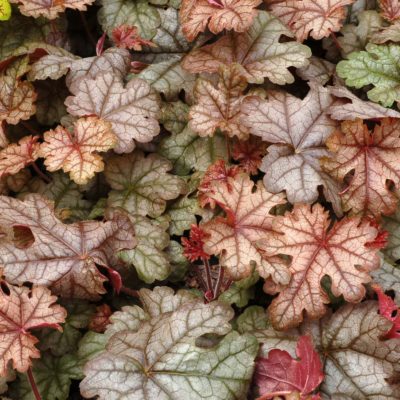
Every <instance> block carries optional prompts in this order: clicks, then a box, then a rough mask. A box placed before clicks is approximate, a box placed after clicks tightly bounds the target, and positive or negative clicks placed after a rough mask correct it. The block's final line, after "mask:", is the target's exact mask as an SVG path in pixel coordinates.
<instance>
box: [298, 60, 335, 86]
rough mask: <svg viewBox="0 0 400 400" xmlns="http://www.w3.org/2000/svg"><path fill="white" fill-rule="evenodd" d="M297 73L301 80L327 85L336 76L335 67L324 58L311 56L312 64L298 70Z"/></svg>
mask: <svg viewBox="0 0 400 400" xmlns="http://www.w3.org/2000/svg"><path fill="white" fill-rule="evenodd" d="M296 73H297V75H298V76H300V78H301V79H304V80H306V81H315V82H318V83H319V84H321V85H325V83H327V82H328V81H329V80H330V79H331V77H332V76H333V75H334V73H335V65H334V64H332V63H331V62H329V61H327V60H325V59H323V58H318V57H315V56H311V58H310V63H309V64H308V65H306V66H304V67H301V68H298V69H297V71H296Z"/></svg>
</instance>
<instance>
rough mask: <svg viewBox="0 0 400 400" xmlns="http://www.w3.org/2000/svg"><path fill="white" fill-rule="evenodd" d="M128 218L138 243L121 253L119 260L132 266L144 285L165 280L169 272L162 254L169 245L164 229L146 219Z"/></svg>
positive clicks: (164, 256) (139, 217) (166, 260)
mask: <svg viewBox="0 0 400 400" xmlns="http://www.w3.org/2000/svg"><path fill="white" fill-rule="evenodd" d="M130 218H131V221H132V223H133V225H134V226H135V236H136V238H137V241H138V243H137V245H136V247H135V248H134V249H132V250H125V251H122V252H121V253H120V257H121V259H122V260H123V261H125V262H126V263H129V264H132V265H133V266H134V267H135V268H136V271H137V273H138V275H139V278H140V279H141V280H143V281H144V282H146V283H153V282H154V281H155V280H159V281H162V280H164V279H166V278H167V277H168V275H169V274H170V272H171V266H170V263H169V259H168V256H167V254H166V253H165V252H164V250H165V248H166V247H167V246H168V245H169V235H168V233H166V232H165V228H163V227H162V226H160V225H158V224H157V223H156V222H153V221H152V220H150V219H148V218H146V217H141V216H139V215H135V216H131V217H130Z"/></svg>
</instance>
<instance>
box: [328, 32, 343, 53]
mask: <svg viewBox="0 0 400 400" xmlns="http://www.w3.org/2000/svg"><path fill="white" fill-rule="evenodd" d="M331 38H332V40H333V43H335V46H336V47H337V49H338V50H339V51H340V50H342V46H341V45H340V43H339V40H337V37H336V35H335V33H334V32H331Z"/></svg>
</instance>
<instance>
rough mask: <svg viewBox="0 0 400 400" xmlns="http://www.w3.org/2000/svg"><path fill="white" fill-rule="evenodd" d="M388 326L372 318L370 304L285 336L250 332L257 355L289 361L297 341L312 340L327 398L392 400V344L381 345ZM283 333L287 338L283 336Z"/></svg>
mask: <svg viewBox="0 0 400 400" xmlns="http://www.w3.org/2000/svg"><path fill="white" fill-rule="evenodd" d="M390 325H391V323H390V322H389V321H386V320H385V319H384V318H383V317H382V316H380V315H378V306H377V303H376V302H374V301H368V302H364V303H361V304H357V305H352V304H347V305H345V306H343V307H341V308H340V309H339V310H338V311H337V312H335V313H334V314H333V315H332V316H326V317H325V318H324V319H323V320H322V321H315V322H312V321H310V322H308V323H305V324H303V325H302V326H301V327H300V328H299V329H298V330H291V331H289V332H287V333H285V334H282V333H281V332H276V331H274V330H273V329H264V330H262V329H260V330H257V331H253V333H254V334H255V335H256V337H257V338H258V339H259V341H260V342H261V343H263V345H262V352H263V353H266V352H267V351H269V350H271V349H273V348H279V349H281V350H286V351H288V352H289V353H290V354H291V355H292V356H295V351H294V349H295V346H296V341H297V338H298V336H300V335H304V334H307V335H309V336H312V337H313V340H314V346H315V348H316V349H317V351H318V352H319V353H320V355H321V357H322V359H323V361H324V362H323V367H324V370H323V372H324V374H325V380H324V382H323V383H322V385H321V388H320V391H321V392H322V394H323V395H324V396H325V398H328V399H346V400H347V399H352V400H353V399H354V400H364V399H374V398H376V399H377V398H380V397H381V398H384V399H388V400H396V399H397V398H398V396H399V393H400V386H399V384H398V382H397V381H396V377H397V376H398V373H399V359H400V351H399V347H398V343H399V342H398V340H385V341H384V340H381V337H382V336H383V335H384V334H385V333H386V332H387V330H388V329H390ZM288 333H289V334H288Z"/></svg>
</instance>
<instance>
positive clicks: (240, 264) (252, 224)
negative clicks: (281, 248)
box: [201, 174, 290, 284]
mask: <svg viewBox="0 0 400 400" xmlns="http://www.w3.org/2000/svg"><path fill="white" fill-rule="evenodd" d="M209 197H210V198H212V199H213V200H214V201H215V202H216V203H217V204H218V205H219V206H220V207H221V208H222V209H223V210H224V211H225V213H226V217H216V218H214V219H213V220H211V221H209V222H207V223H205V224H204V225H202V226H201V227H202V229H203V230H204V231H205V232H206V233H207V234H208V235H209V236H207V237H206V238H205V240H204V242H205V246H204V250H205V251H206V252H207V253H209V254H215V255H219V256H220V264H221V265H222V266H224V267H226V269H227V272H228V274H229V276H230V277H231V278H232V279H234V280H239V279H242V278H245V277H247V276H249V275H250V274H251V272H252V263H256V269H257V271H258V273H259V274H260V275H261V276H262V277H264V278H267V277H269V276H270V275H271V276H272V278H273V280H274V281H275V282H279V283H281V284H287V283H288V282H289V277H290V274H289V272H288V269H287V267H286V265H285V264H284V263H283V262H275V261H276V260H269V259H267V258H265V257H264V256H263V254H262V252H260V251H259V249H258V247H257V244H256V242H257V241H258V240H260V239H262V238H264V237H265V236H266V234H267V233H268V232H271V231H272V220H273V218H274V217H273V216H272V215H271V214H270V211H271V210H272V208H273V207H275V206H276V205H278V204H282V203H284V202H285V200H284V197H283V196H282V195H281V194H276V195H275V194H271V193H268V192H267V191H266V190H265V189H264V186H263V185H262V183H261V182H259V184H258V185H257V187H256V190H255V188H254V183H253V182H252V181H251V180H250V178H249V176H248V175H246V174H239V175H236V176H235V177H234V178H228V179H227V184H223V183H222V184H221V183H216V184H215V185H214V187H213V192H212V193H209Z"/></svg>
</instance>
